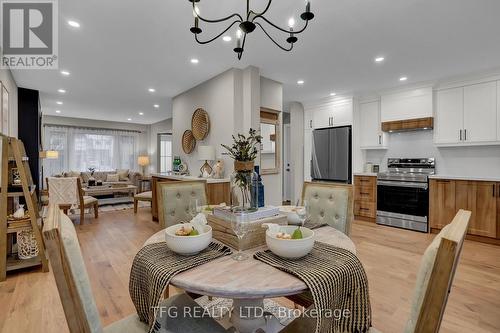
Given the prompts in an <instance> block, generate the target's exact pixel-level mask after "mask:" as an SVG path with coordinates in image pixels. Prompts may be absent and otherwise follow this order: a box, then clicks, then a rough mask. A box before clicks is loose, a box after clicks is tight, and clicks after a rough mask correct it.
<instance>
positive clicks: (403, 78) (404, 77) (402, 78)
mask: <svg viewBox="0 0 500 333" xmlns="http://www.w3.org/2000/svg"><path fill="white" fill-rule="evenodd" d="M406 80H408V78H407V77H406V76H402V77H400V78H399V81H406Z"/></svg>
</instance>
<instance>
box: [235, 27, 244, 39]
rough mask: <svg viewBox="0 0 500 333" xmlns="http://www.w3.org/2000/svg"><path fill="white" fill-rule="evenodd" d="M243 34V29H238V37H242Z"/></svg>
mask: <svg viewBox="0 0 500 333" xmlns="http://www.w3.org/2000/svg"><path fill="white" fill-rule="evenodd" d="M242 36H243V32H242V31H241V29H238V30H236V38H238V39H241V37H242Z"/></svg>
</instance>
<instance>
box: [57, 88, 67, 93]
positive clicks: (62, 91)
mask: <svg viewBox="0 0 500 333" xmlns="http://www.w3.org/2000/svg"><path fill="white" fill-rule="evenodd" d="M57 91H58V92H60V93H61V94H65V93H66V90H64V89H59V90H57Z"/></svg>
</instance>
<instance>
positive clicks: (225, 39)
mask: <svg viewBox="0 0 500 333" xmlns="http://www.w3.org/2000/svg"><path fill="white" fill-rule="evenodd" d="M222 40H223V41H225V42H230V41H231V40H232V38H231V36H224V37H222Z"/></svg>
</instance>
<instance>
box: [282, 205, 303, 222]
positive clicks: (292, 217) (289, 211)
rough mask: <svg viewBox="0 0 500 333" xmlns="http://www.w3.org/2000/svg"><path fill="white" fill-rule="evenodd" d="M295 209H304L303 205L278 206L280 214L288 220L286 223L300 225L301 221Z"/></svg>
mask: <svg viewBox="0 0 500 333" xmlns="http://www.w3.org/2000/svg"><path fill="white" fill-rule="evenodd" d="M295 209H304V207H300V206H281V207H280V214H282V215H285V216H286V217H287V220H288V224H290V225H301V224H302V221H301V220H300V218H299V215H297V212H296V210H295Z"/></svg>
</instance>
